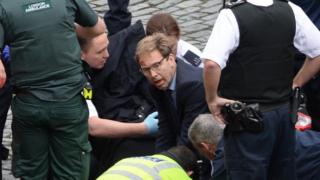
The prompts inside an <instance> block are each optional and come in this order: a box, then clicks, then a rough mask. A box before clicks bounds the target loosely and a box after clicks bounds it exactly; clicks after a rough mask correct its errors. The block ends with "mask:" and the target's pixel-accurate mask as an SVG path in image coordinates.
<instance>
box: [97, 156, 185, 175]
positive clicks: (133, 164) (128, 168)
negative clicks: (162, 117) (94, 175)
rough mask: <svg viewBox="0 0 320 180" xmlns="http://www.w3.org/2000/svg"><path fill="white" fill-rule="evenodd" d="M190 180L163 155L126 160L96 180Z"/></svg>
mask: <svg viewBox="0 0 320 180" xmlns="http://www.w3.org/2000/svg"><path fill="white" fill-rule="evenodd" d="M160 179H161V180H169V179H170V180H191V178H190V177H189V176H188V174H187V173H186V172H185V171H184V170H183V169H182V167H181V166H180V165H179V164H178V163H176V162H175V161H174V160H172V159H171V158H169V157H167V156H164V155H158V154H157V155H153V156H142V157H131V158H126V159H123V160H121V161H119V162H118V163H116V164H115V165H114V166H112V167H111V168H110V169H108V170H107V171H106V172H104V173H103V174H102V175H101V176H99V177H98V179H97V180H160Z"/></svg>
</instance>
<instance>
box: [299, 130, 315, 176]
mask: <svg viewBox="0 0 320 180" xmlns="http://www.w3.org/2000/svg"><path fill="white" fill-rule="evenodd" d="M295 154H296V165H297V177H298V179H299V180H312V179H319V177H320V132H317V131H311V130H308V131H304V132H300V131H297V132H296V150H295Z"/></svg>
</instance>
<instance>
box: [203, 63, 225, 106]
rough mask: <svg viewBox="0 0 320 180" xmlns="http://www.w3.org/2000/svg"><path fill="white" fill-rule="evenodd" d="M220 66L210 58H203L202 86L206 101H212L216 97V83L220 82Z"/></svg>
mask: <svg viewBox="0 0 320 180" xmlns="http://www.w3.org/2000/svg"><path fill="white" fill-rule="evenodd" d="M220 76H221V68H220V66H219V65H218V64H217V63H215V62H213V61H210V60H205V63H204V70H203V80H204V88H205V94H206V100H207V103H208V104H210V103H212V102H213V101H214V100H215V99H216V98H217V97H218V93H217V92H218V85H219V82H220Z"/></svg>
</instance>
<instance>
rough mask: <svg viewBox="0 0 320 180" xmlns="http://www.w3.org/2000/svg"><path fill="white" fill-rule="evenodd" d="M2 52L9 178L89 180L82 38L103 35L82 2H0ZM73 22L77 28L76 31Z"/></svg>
mask: <svg viewBox="0 0 320 180" xmlns="http://www.w3.org/2000/svg"><path fill="white" fill-rule="evenodd" d="M0 14H1V15H0V48H2V47H3V44H8V45H9V46H10V48H11V49H10V50H11V54H10V55H11V74H12V76H11V82H12V86H13V88H14V93H15V94H16V96H15V97H14V99H13V101H12V113H13V122H12V133H13V145H12V146H13V173H14V175H15V176H16V177H19V178H21V179H25V180H28V179H32V180H36V179H47V178H48V170H49V169H50V173H51V175H50V177H52V178H53V179H71V178H72V179H87V177H88V164H89V156H88V155H89V154H88V152H90V150H91V147H90V144H89V142H88V125H87V119H88V109H87V105H86V103H85V100H84V99H83V97H82V95H81V93H80V92H81V90H82V88H83V87H84V84H85V81H86V80H85V77H84V73H83V68H82V62H81V59H80V47H79V44H78V43H77V35H76V29H77V32H78V34H79V36H81V37H84V38H91V37H95V36H97V35H99V34H101V33H104V32H105V25H104V23H103V20H101V19H99V18H98V16H97V15H96V13H95V12H94V11H93V10H92V9H91V8H90V7H89V5H88V4H87V2H86V1H85V0H77V1H66V0H61V1H52V0H36V1H27V0H12V1H1V2H0ZM75 22H76V23H78V24H79V25H78V26H75Z"/></svg>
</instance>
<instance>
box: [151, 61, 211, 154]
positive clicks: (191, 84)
mask: <svg viewBox="0 0 320 180" xmlns="http://www.w3.org/2000/svg"><path fill="white" fill-rule="evenodd" d="M150 89H151V94H152V96H153V98H154V99H155V103H156V108H157V110H158V112H159V134H158V137H157V141H156V151H159V152H160V151H163V150H167V149H169V148H170V147H172V146H175V145H187V146H189V147H192V145H191V143H190V142H189V140H188V128H189V126H190V124H191V123H192V122H193V120H194V119H195V118H196V117H197V116H198V115H199V114H202V113H206V112H209V109H208V106H207V103H206V101H205V92H204V86H203V82H202V69H200V68H198V67H194V66H191V65H188V64H186V63H184V62H183V61H182V60H179V59H177V72H176V107H175V106H174V105H173V103H172V100H171V97H170V95H169V94H168V93H167V92H166V91H162V90H158V89H157V88H156V87H153V86H152V87H151V88H150Z"/></svg>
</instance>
